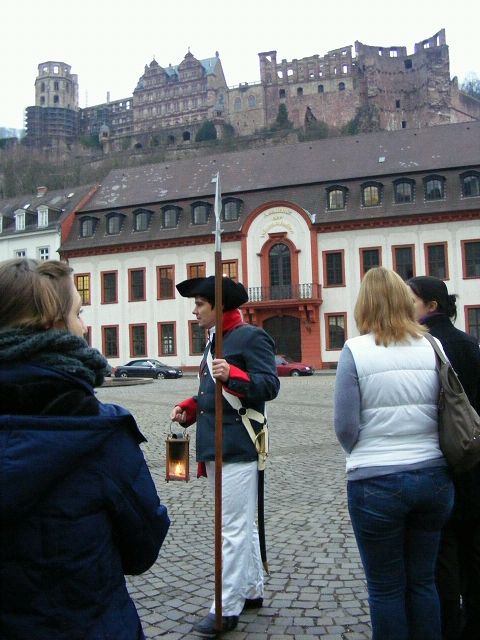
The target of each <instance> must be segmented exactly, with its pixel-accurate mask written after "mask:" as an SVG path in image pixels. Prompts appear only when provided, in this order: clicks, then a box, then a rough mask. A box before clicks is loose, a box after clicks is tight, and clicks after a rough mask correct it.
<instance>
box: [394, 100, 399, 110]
mask: <svg viewBox="0 0 480 640" xmlns="http://www.w3.org/2000/svg"><path fill="white" fill-rule="evenodd" d="M395 109H400V100H395Z"/></svg>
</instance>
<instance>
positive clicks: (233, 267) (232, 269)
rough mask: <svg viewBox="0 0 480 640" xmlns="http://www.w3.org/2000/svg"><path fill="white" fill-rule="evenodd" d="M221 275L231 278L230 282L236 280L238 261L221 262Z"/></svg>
mask: <svg viewBox="0 0 480 640" xmlns="http://www.w3.org/2000/svg"><path fill="white" fill-rule="evenodd" d="M222 274H223V275H224V276H227V277H228V278H231V279H232V280H235V281H237V280H238V260H222Z"/></svg>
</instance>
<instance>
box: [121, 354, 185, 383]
mask: <svg viewBox="0 0 480 640" xmlns="http://www.w3.org/2000/svg"><path fill="white" fill-rule="evenodd" d="M182 376H183V371H182V370H181V369H177V367H171V366H170V365H168V364H164V363H163V362H160V360H154V359H153V358H138V359H136V360H130V362H127V364H124V365H120V366H119V367H115V377H116V378H155V379H157V378H181V377H182Z"/></svg>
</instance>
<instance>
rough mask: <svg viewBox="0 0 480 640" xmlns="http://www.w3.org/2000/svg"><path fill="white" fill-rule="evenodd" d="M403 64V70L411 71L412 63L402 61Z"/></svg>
mask: <svg viewBox="0 0 480 640" xmlns="http://www.w3.org/2000/svg"><path fill="white" fill-rule="evenodd" d="M403 64H404V66H405V69H411V68H412V61H411V60H404V61H403Z"/></svg>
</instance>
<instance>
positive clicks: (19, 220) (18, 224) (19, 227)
mask: <svg viewBox="0 0 480 640" xmlns="http://www.w3.org/2000/svg"><path fill="white" fill-rule="evenodd" d="M24 229H25V211H22V210H20V211H16V212H15V231H24Z"/></svg>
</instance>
